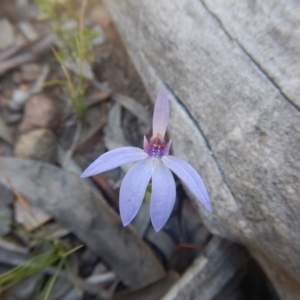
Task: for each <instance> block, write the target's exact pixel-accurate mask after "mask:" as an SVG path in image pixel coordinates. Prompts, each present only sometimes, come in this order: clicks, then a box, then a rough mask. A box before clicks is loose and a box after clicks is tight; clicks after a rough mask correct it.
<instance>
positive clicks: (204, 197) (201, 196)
mask: <svg viewBox="0 0 300 300" xmlns="http://www.w3.org/2000/svg"><path fill="white" fill-rule="evenodd" d="M162 161H163V162H164V163H165V165H166V166H167V167H168V168H169V169H170V170H171V171H173V172H174V173H175V174H176V175H177V176H178V177H179V178H180V179H181V180H182V181H183V183H184V184H185V185H186V186H187V188H188V189H189V190H190V191H191V192H192V194H193V195H194V196H195V197H196V198H197V199H198V200H199V201H200V202H201V203H202V204H203V205H204V207H205V208H206V209H207V210H209V211H212V206H211V202H210V199H209V195H208V193H207V190H206V187H205V185H204V183H203V181H202V179H201V177H200V176H199V174H198V173H197V172H196V170H195V169H194V168H193V167H192V166H191V165H190V164H188V163H187V162H186V161H184V160H183V159H181V158H179V157H176V156H171V155H170V156H164V157H163V158H162Z"/></svg>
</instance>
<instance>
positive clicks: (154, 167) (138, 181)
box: [81, 88, 212, 231]
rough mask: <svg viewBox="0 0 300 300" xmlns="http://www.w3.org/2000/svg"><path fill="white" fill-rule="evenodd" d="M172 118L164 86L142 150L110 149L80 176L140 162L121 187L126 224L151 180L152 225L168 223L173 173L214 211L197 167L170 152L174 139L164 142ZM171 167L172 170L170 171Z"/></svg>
mask: <svg viewBox="0 0 300 300" xmlns="http://www.w3.org/2000/svg"><path fill="white" fill-rule="evenodd" d="M168 121H169V101H168V95H167V91H166V89H164V88H163V89H161V90H160V92H159V94H158V96H157V99H156V103H155V107H154V114H153V136H152V137H151V138H150V140H149V141H148V140H147V139H146V137H144V147H143V149H140V148H137V147H123V148H118V149H115V150H112V151H109V152H107V153H105V154H103V155H101V156H100V157H99V158H97V159H96V160H95V161H94V162H93V163H92V164H91V165H90V166H89V167H88V168H87V169H86V170H85V171H84V172H83V173H82V174H81V178H85V177H89V176H93V175H95V174H99V173H102V172H105V171H108V170H111V169H114V168H117V167H119V166H121V165H124V164H127V163H132V162H137V163H136V164H135V165H134V166H133V167H132V168H131V169H130V170H129V171H128V172H127V174H126V175H125V177H124V179H123V182H122V184H121V188H120V214H121V219H122V222H123V225H124V226H127V225H128V224H129V223H130V222H131V221H132V220H133V218H134V217H135V216H136V214H137V212H138V210H139V208H140V206H141V204H142V201H143V198H144V195H145V191H146V188H147V185H148V183H149V181H150V179H151V180H152V192H151V200H150V201H151V203H150V216H151V221H152V224H153V227H154V229H155V230H156V231H159V230H160V229H161V228H162V227H163V226H164V225H165V223H166V222H167V220H168V218H169V217H170V215H171V212H172V210H173V207H174V203H175V198H176V186H175V181H174V177H173V175H172V173H171V171H172V172H174V173H175V174H176V175H177V176H178V177H179V178H180V179H181V180H182V182H183V183H184V184H185V185H186V186H187V188H188V189H189V190H190V191H191V193H192V194H193V195H194V196H195V197H196V198H197V199H198V200H199V201H200V202H201V203H202V204H203V205H204V207H205V208H206V209H207V210H209V211H212V206H211V202H210V199H209V195H208V193H207V190H206V188H205V185H204V183H203V181H202V179H201V177H200V176H199V175H198V173H197V172H196V171H195V169H194V168H193V167H192V166H191V165H190V164H188V163H187V162H185V161H184V160H182V159H181V158H179V157H175V156H172V155H169V151H170V146H171V141H169V142H168V143H166V142H165V139H164V136H165V133H166V129H167V125H168ZM170 170H171V171H170Z"/></svg>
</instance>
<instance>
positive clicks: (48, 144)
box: [14, 128, 57, 163]
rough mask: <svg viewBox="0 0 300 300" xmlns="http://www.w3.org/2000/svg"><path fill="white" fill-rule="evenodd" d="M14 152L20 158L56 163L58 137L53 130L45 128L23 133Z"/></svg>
mask: <svg viewBox="0 0 300 300" xmlns="http://www.w3.org/2000/svg"><path fill="white" fill-rule="evenodd" d="M14 154H15V156H17V157H20V158H29V159H34V160H40V161H44V162H49V163H55V162H56V160H57V142H56V137H55V135H54V134H53V132H52V131H50V130H48V129H44V128H42V129H36V130H32V131H30V132H27V133H25V134H22V135H21V136H20V138H19V140H18V141H17V143H16V146H15V149H14Z"/></svg>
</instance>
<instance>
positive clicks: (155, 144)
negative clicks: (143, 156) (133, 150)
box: [144, 134, 171, 158]
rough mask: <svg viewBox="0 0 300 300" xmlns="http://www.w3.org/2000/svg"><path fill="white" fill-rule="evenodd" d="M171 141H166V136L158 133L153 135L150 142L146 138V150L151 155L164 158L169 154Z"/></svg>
mask: <svg viewBox="0 0 300 300" xmlns="http://www.w3.org/2000/svg"><path fill="white" fill-rule="evenodd" d="M170 145H171V143H170V142H169V143H167V144H166V143H165V140H164V138H163V137H162V136H161V135H160V134H156V135H154V136H152V137H151V139H150V141H149V142H148V141H147V139H146V138H144V151H145V152H146V153H147V154H148V155H149V156H151V157H157V158H162V157H163V156H165V155H169V150H170Z"/></svg>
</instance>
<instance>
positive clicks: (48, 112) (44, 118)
mask: <svg viewBox="0 0 300 300" xmlns="http://www.w3.org/2000/svg"><path fill="white" fill-rule="evenodd" d="M59 123H60V114H59V110H58V108H57V106H56V105H55V103H54V101H53V100H52V99H51V98H49V97H47V96H46V95H43V94H39V95H35V96H33V97H32V98H31V99H30V100H29V101H28V102H27V103H26V105H25V110H24V117H23V121H22V123H21V124H20V128H19V129H20V132H22V133H24V132H28V131H30V130H33V129H38V128H48V129H51V130H55V129H57V127H58V126H59Z"/></svg>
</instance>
